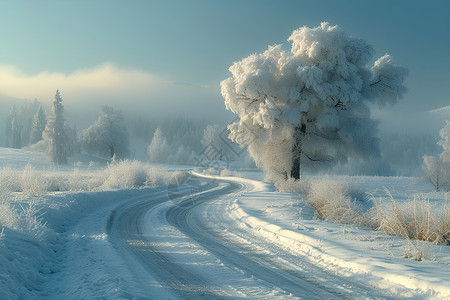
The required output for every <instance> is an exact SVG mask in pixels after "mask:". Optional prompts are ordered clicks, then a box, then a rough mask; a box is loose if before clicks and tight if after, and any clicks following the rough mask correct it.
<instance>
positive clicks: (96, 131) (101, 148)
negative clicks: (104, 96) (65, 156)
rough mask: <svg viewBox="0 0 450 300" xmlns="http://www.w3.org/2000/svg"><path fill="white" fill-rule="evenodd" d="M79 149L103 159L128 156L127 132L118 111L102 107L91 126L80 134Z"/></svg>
mask: <svg viewBox="0 0 450 300" xmlns="http://www.w3.org/2000/svg"><path fill="white" fill-rule="evenodd" d="M80 142H81V147H82V148H83V149H84V150H85V151H86V152H88V153H91V154H95V155H99V156H101V157H105V158H112V157H113V156H116V157H117V158H123V157H126V156H128V154H129V138H128V131H127V128H126V126H125V121H124V118H123V115H122V113H121V112H120V111H117V110H114V109H113V108H111V107H109V106H103V107H102V109H101V111H100V116H99V117H98V119H97V120H96V121H95V123H94V124H93V125H91V126H90V127H89V128H87V129H86V130H84V131H83V132H82V133H81V134H80Z"/></svg>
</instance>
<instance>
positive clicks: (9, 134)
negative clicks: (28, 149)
mask: <svg viewBox="0 0 450 300" xmlns="http://www.w3.org/2000/svg"><path fill="white" fill-rule="evenodd" d="M14 119H17V110H16V105H13V106H12V108H11V111H10V112H9V114H8V116H7V117H6V122H5V138H6V140H5V146H6V147H12V123H13V120H14Z"/></svg>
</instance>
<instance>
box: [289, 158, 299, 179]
mask: <svg viewBox="0 0 450 300" xmlns="http://www.w3.org/2000/svg"><path fill="white" fill-rule="evenodd" d="M291 177H292V178H294V179H296V180H297V179H300V157H296V158H294V160H293V162H292V169H291Z"/></svg>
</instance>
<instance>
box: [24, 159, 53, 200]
mask: <svg viewBox="0 0 450 300" xmlns="http://www.w3.org/2000/svg"><path fill="white" fill-rule="evenodd" d="M20 186H21V191H22V192H23V193H24V194H26V195H30V196H40V195H43V194H44V193H45V192H46V191H47V189H48V183H47V181H46V179H45V176H43V174H42V173H41V172H37V171H36V170H34V169H33V167H32V166H31V165H26V166H25V169H24V170H23V171H22V176H21V178H20Z"/></svg>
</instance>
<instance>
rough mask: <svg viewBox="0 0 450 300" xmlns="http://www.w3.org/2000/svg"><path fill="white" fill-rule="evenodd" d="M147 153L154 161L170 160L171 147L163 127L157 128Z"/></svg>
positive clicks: (164, 161) (163, 161)
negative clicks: (162, 129)
mask: <svg viewBox="0 0 450 300" xmlns="http://www.w3.org/2000/svg"><path fill="white" fill-rule="evenodd" d="M147 153H148V156H149V158H150V161H152V162H159V163H166V162H168V161H169V157H170V148H169V145H168V144H167V140H166V138H165V136H164V134H163V133H162V131H161V129H159V127H158V128H156V130H155V133H154V134H153V138H152V142H151V143H150V145H149V146H148V148H147Z"/></svg>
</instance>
